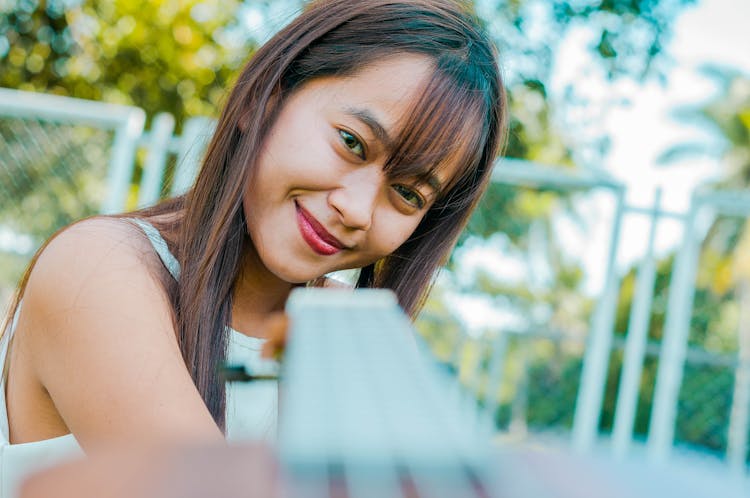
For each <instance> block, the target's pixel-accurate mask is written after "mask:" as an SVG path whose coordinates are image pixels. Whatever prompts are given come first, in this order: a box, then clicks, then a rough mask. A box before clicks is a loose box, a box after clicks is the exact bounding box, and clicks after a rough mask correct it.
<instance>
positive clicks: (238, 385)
mask: <svg viewBox="0 0 750 498" xmlns="http://www.w3.org/2000/svg"><path fill="white" fill-rule="evenodd" d="M130 221H132V222H134V223H135V224H137V225H138V226H140V227H141V229H143V231H144V232H145V233H146V235H147V236H148V238H149V240H150V241H151V244H152V245H153V246H154V250H155V251H156V252H157V254H159V257H160V258H161V260H162V262H163V263H164V265H165V266H166V267H167V269H168V270H169V271H170V273H171V274H172V276H174V277H175V278H179V274H180V268H179V264H178V263H177V260H176V259H175V258H174V256H173V255H172V254H171V253H170V252H169V250H168V249H167V244H166V242H165V241H164V239H163V238H162V237H161V235H160V234H159V232H158V231H157V230H156V228H154V227H153V226H152V225H151V224H149V223H148V222H146V221H143V220H137V219H131V220H130ZM19 311H20V306H19V308H18V311H17V312H16V316H15V317H14V320H13V322H12V323H11V326H10V328H9V330H8V333H6V334H3V336H2V338H0V371H1V370H2V367H3V366H4V365H5V361H6V356H7V354H8V343H9V342H10V338H11V337H12V336H13V332H14V330H15V325H16V320H17V317H18V314H19ZM229 330H230V334H229V343H228V345H227V363H228V364H230V365H244V367H245V369H246V370H247V371H249V372H252V373H253V374H258V375H260V374H275V373H276V372H277V371H278V364H277V363H276V362H273V361H269V360H265V359H263V358H261V357H260V351H261V348H262V347H263V343H264V340H263V339H259V338H256V337H250V336H246V335H244V334H242V333H240V332H237V331H236V330H233V329H231V328H230V329H229ZM277 391H278V388H277V383H276V381H268V380H264V381H256V382H247V383H243V382H232V383H228V384H227V405H226V426H227V427H226V429H227V439H228V440H229V441H230V442H231V441H247V440H265V441H267V442H270V443H273V442H274V441H275V439H276V419H277V401H278V392H277ZM0 393H2V396H0V498H14V497H16V496H17V495H18V491H19V486H20V484H21V482H22V481H23V479H24V478H26V477H27V476H28V475H29V474H31V473H33V472H35V471H38V470H42V469H44V468H47V467H50V466H52V465H54V464H56V463H59V462H62V461H64V460H67V459H71V458H75V457H79V456H82V455H83V451H82V450H81V448H80V446H79V445H78V442H77V441H76V439H75V436H73V434H67V435H65V436H60V437H56V438H52V439H45V440H42V441H34V442H31V443H23V444H10V443H9V440H10V437H9V427H8V411H7V407H6V404H5V377H4V376H0Z"/></svg>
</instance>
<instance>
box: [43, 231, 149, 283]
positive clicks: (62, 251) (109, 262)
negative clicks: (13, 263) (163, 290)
mask: <svg viewBox="0 0 750 498" xmlns="http://www.w3.org/2000/svg"><path fill="white" fill-rule="evenodd" d="M152 253H153V251H152V250H150V244H149V242H148V239H147V238H146V236H145V235H144V234H143V232H142V231H141V230H140V229H139V228H138V227H136V226H135V225H134V224H133V223H132V222H130V221H128V220H126V219H118V218H104V217H98V218H89V219H86V220H83V221H80V222H78V223H75V224H73V225H71V226H69V227H67V228H66V229H64V230H63V231H61V232H60V233H59V234H57V235H56V236H55V237H54V238H53V239H52V240H51V241H50V242H49V243H48V244H47V246H46V247H45V248H44V250H43V251H42V253H41V254H40V255H39V258H38V260H37V262H36V265H35V267H34V269H33V271H32V274H31V282H30V285H31V284H33V283H35V282H37V281H39V280H42V279H44V278H45V277H47V276H48V273H49V272H53V273H55V272H59V271H63V272H65V273H66V274H68V276H69V277H72V278H74V280H75V279H76V275H80V274H84V275H85V274H87V273H88V272H91V271H100V270H102V269H104V268H106V269H109V270H113V269H117V268H119V267H120V266H122V265H123V264H124V265H127V266H128V269H129V270H133V269H136V268H133V266H136V267H142V269H144V270H146V269H148V270H152V269H153V268H155V265H154V257H153V256H155V254H154V255H153V256H152V257H149V256H151V255H152Z"/></svg>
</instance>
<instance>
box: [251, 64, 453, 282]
mask: <svg viewBox="0 0 750 498" xmlns="http://www.w3.org/2000/svg"><path fill="white" fill-rule="evenodd" d="M431 73H432V66H431V62H430V60H429V59H428V58H426V57H421V56H416V55H399V56H393V57H390V58H387V59H384V60H383V61H381V62H378V63H375V64H371V65H369V66H367V67H366V68H365V69H363V70H361V71H359V72H357V73H356V74H355V75H353V76H351V77H344V78H333V77H331V78H320V79H315V80H312V81H310V82H308V83H306V84H304V85H303V86H302V87H300V88H299V89H297V90H296V91H294V92H293V93H292V94H291V95H290V96H289V97H288V99H287V101H286V102H285V103H284V105H283V108H282V110H281V112H280V113H279V115H278V117H277V120H276V121H275V123H274V125H273V127H272V129H271V131H270V133H269V135H268V137H267V138H266V141H265V143H264V146H263V149H262V151H261V156H260V158H259V162H258V165H257V169H256V171H255V173H254V176H253V180H252V182H251V184H250V185H249V187H248V188H247V189H246V191H245V195H244V199H243V206H244V213H245V219H246V220H247V230H248V233H249V234H250V237H251V239H252V241H253V245H254V247H255V249H256V251H257V256H258V261H259V265H258V266H262V268H256V269H255V270H256V271H267V272H270V273H271V274H272V275H274V276H275V277H276V278H278V279H281V280H283V281H285V282H290V283H302V282H306V281H309V280H312V279H314V278H316V277H319V276H321V275H324V274H326V273H328V272H331V271H334V270H340V269H346V268H359V267H362V266H365V265H368V264H370V263H373V262H375V261H377V260H378V259H380V258H382V257H383V256H386V255H388V254H390V253H392V252H393V251H394V250H395V249H396V248H398V247H399V246H400V245H401V244H403V242H404V241H406V240H407V239H408V238H409V236H410V235H411V234H412V233H413V232H414V230H415V228H416V227H417V225H418V224H419V222H420V221H421V220H422V217H423V216H424V214H425V213H426V212H427V210H428V209H429V207H430V206H431V205H432V203H433V202H434V200H435V198H436V196H437V195H438V193H439V189H440V186H441V185H445V184H446V183H447V182H448V181H450V179H451V177H452V175H453V173H454V170H455V169H456V166H455V165H451V164H445V165H443V166H441V167H439V168H438V169H437V170H436V171H435V173H434V174H432V175H430V176H429V177H428V178H415V177H411V178H410V177H405V178H394V177H393V175H392V174H390V175H387V174H386V173H385V171H384V169H383V168H384V165H385V163H386V161H387V160H388V158H389V157H390V154H391V152H392V147H393V142H394V139H395V137H396V136H398V134H399V132H400V126H399V125H400V123H401V122H402V121H403V119H404V113H405V112H406V111H407V110H408V109H410V108H411V107H412V106H413V104H414V103H415V102H416V100H417V99H418V98H419V96H420V92H421V90H422V88H423V86H424V81H426V80H427V79H428V78H429V76H430V74H431Z"/></svg>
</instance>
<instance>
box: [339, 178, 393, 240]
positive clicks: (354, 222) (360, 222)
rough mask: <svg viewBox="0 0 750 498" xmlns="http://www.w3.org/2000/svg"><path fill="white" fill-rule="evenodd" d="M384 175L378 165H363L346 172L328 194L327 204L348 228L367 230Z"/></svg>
mask: <svg viewBox="0 0 750 498" xmlns="http://www.w3.org/2000/svg"><path fill="white" fill-rule="evenodd" d="M384 181H385V177H384V175H383V171H382V169H381V168H380V167H375V165H373V167H363V168H359V169H357V170H356V171H353V172H351V173H349V174H347V175H346V176H345V177H344V178H343V179H342V181H341V182H340V185H339V187H338V188H335V189H333V190H331V192H330V193H329V194H328V204H329V205H330V206H331V208H332V209H333V210H334V211H336V213H337V214H338V216H339V219H340V220H341V223H342V224H343V225H345V226H346V227H348V228H352V229H357V230H369V228H370V226H371V225H372V217H373V213H374V211H375V205H376V203H377V200H378V195H379V194H380V192H381V190H382V186H383V182H384Z"/></svg>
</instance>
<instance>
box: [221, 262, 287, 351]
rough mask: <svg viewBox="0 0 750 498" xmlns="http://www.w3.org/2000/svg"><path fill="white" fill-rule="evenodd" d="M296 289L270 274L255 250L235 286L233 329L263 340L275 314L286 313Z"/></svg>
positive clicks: (243, 267) (243, 265) (243, 266)
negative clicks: (271, 317)
mask: <svg viewBox="0 0 750 498" xmlns="http://www.w3.org/2000/svg"><path fill="white" fill-rule="evenodd" d="M293 287H294V285H293V284H291V283H289V282H286V281H284V280H281V279H280V278H278V277H277V276H276V275H274V274H272V273H271V272H269V271H268V270H267V269H266V268H265V266H264V265H263V264H262V263H261V262H260V260H259V258H258V255H257V253H256V252H255V251H254V250H253V249H252V248H251V249H250V250H249V251H247V254H246V255H245V257H244V258H243V262H242V270H241V271H240V275H239V276H238V278H237V282H236V283H235V285H234V292H233V295H232V328H233V329H235V330H237V331H239V332H242V333H243V334H245V335H249V336H255V337H263V335H264V333H263V322H264V321H265V320H266V318H267V317H268V315H270V314H271V313H273V312H276V311H282V310H283V309H284V304H285V303H286V299H287V297H288V296H289V293H290V292H291V291H292V288H293Z"/></svg>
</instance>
